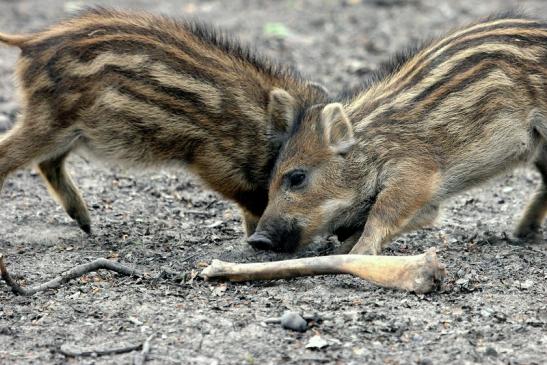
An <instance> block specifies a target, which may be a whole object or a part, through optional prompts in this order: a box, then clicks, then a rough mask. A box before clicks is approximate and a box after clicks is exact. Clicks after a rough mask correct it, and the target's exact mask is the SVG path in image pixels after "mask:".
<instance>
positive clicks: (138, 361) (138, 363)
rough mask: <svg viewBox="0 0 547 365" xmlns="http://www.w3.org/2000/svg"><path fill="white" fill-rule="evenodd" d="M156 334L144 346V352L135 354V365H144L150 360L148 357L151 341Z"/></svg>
mask: <svg viewBox="0 0 547 365" xmlns="http://www.w3.org/2000/svg"><path fill="white" fill-rule="evenodd" d="M154 336H155V333H153V334H151V335H150V336H149V337H148V338H147V339H146V341H144V343H143V345H142V351H141V352H138V353H136V354H135V357H134V358H133V365H144V363H145V362H146V360H148V355H149V354H150V341H152V339H153V338H154Z"/></svg>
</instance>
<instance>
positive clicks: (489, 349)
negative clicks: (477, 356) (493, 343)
mask: <svg viewBox="0 0 547 365" xmlns="http://www.w3.org/2000/svg"><path fill="white" fill-rule="evenodd" d="M484 354H485V355H486V356H490V357H497V356H498V352H497V351H496V349H495V348H493V347H490V346H488V347H487V348H486V350H485V351H484Z"/></svg>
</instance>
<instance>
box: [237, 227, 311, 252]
mask: <svg viewBox="0 0 547 365" xmlns="http://www.w3.org/2000/svg"><path fill="white" fill-rule="evenodd" d="M268 226H269V227H270V228H271V229H262V230H261V229H259V230H257V231H256V232H255V233H253V234H252V235H251V236H250V237H249V238H247V243H249V245H251V246H252V247H253V248H255V249H257V250H268V251H275V252H294V251H296V249H297V248H298V246H299V245H300V239H301V232H302V230H301V228H300V226H299V225H298V224H296V222H295V221H289V222H286V221H281V220H279V221H272V222H270V223H269V224H268Z"/></svg>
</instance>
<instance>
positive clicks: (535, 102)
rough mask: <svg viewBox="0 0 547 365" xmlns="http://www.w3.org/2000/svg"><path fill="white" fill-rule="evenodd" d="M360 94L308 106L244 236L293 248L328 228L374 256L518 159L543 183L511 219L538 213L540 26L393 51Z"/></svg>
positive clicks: (545, 47) (545, 59)
mask: <svg viewBox="0 0 547 365" xmlns="http://www.w3.org/2000/svg"><path fill="white" fill-rule="evenodd" d="M397 60H398V61H399V62H396V63H394V64H391V65H390V66H388V67H386V68H385V69H384V70H383V71H381V72H380V74H379V75H378V76H377V77H376V78H374V79H373V81H372V82H371V83H370V84H369V85H367V86H366V87H363V88H361V89H360V90H354V91H352V92H349V93H347V94H346V95H347V96H345V97H341V98H338V99H336V100H333V101H332V102H331V103H329V104H327V105H319V106H314V107H312V108H309V109H308V110H307V111H306V112H304V113H302V115H301V117H300V118H299V119H297V120H296V122H295V124H294V125H293V126H292V132H291V136H290V137H289V139H288V141H287V142H286V144H285V145H284V147H283V149H282V151H281V153H280V156H279V159H278V161H277V164H276V168H275V169H274V173H273V176H272V182H271V186H270V193H269V194H270V195H269V204H268V208H267V209H266V211H265V212H264V215H263V216H262V218H261V220H260V222H259V224H258V228H257V231H256V233H255V234H254V235H253V236H251V237H250V238H249V241H250V242H251V243H252V244H255V245H259V246H262V247H271V248H274V249H286V250H290V249H295V248H296V247H298V246H299V245H300V244H305V243H308V242H309V241H311V240H312V238H313V237H315V236H321V235H324V234H329V233H335V234H337V235H338V237H339V238H340V239H341V240H346V242H345V245H344V246H345V248H347V249H351V252H352V253H367V252H369V253H374V254H376V253H378V252H380V251H381V249H382V247H383V246H384V245H385V244H386V243H388V242H389V241H390V240H391V239H393V238H394V237H396V236H397V235H398V234H400V233H402V232H404V231H407V230H411V229H417V228H419V227H422V226H424V225H427V224H430V223H431V222H432V221H434V219H435V217H436V216H437V212H438V210H439V207H440V205H441V203H442V202H443V201H444V200H446V199H447V198H448V197H450V196H452V195H454V194H457V193H459V192H462V191H464V190H466V189H468V188H470V187H472V186H475V185H477V184H479V183H481V182H484V181H486V180H488V179H490V178H491V177H493V176H495V175H498V174H499V173H502V172H505V171H507V170H508V169H510V168H513V167H515V166H517V165H519V164H521V163H526V162H528V161H534V162H535V165H536V166H537V168H538V170H539V172H540V173H541V176H542V179H543V182H542V185H541V187H540V188H539V190H538V192H537V194H536V195H535V196H534V198H533V200H532V202H531V203H530V206H529V207H528V208H527V210H526V212H525V214H524V217H523V218H522V219H521V221H520V224H519V225H518V227H517V230H516V235H517V236H518V237H520V238H536V237H539V235H538V233H539V231H540V228H541V224H542V222H543V219H544V217H545V214H546V212H547V187H546V184H547V23H546V22H544V21H540V20H533V19H527V18H524V17H514V16H513V17H512V16H504V17H498V18H490V19H488V20H485V21H482V22H479V23H477V24H473V25H471V26H469V27H466V28H462V29H460V30H457V31H455V32H452V33H451V34H449V35H447V36H446V37H443V38H439V39H437V40H433V41H430V42H427V43H426V44H425V46H423V47H422V48H419V49H417V50H416V51H414V52H412V53H410V54H408V53H407V54H406V55H405V56H403V57H399V58H398V59H397Z"/></svg>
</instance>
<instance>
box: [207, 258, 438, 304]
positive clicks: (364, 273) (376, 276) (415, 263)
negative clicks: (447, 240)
mask: <svg viewBox="0 0 547 365" xmlns="http://www.w3.org/2000/svg"><path fill="white" fill-rule="evenodd" d="M325 274H335V275H336V274H350V275H354V276H357V277H360V278H362V279H365V280H367V281H369V282H371V283H373V284H376V285H379V286H383V287H386V288H394V289H401V290H407V291H411V292H416V293H428V292H431V291H433V290H434V289H436V288H438V287H439V285H440V282H441V281H442V279H443V278H444V276H445V275H446V270H445V268H444V266H443V265H442V264H440V263H439V262H438V261H437V254H436V252H435V249H434V248H431V249H429V250H427V251H426V252H425V253H423V254H421V255H416V256H369V255H334V256H322V257H309V258H303V259H294V260H285V261H274V262H264V263H250V264H235V263H231V262H224V261H220V260H213V262H212V263H211V265H209V266H207V267H206V268H205V269H204V270H203V271H202V272H201V274H200V276H201V277H203V278H205V280H208V279H228V280H231V281H249V280H274V279H286V278H293V277H298V276H313V275H325Z"/></svg>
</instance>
